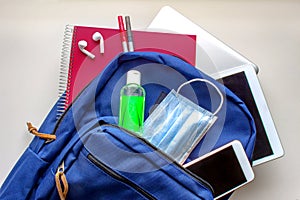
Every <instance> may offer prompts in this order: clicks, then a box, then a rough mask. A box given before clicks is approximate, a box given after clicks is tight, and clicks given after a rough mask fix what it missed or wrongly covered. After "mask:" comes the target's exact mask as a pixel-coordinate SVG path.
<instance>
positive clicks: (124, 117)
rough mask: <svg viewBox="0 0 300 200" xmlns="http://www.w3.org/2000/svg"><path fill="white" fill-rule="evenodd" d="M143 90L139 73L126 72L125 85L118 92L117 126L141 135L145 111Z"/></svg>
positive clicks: (135, 71) (133, 71) (134, 71)
mask: <svg viewBox="0 0 300 200" xmlns="http://www.w3.org/2000/svg"><path fill="white" fill-rule="evenodd" d="M145 95H146V93H145V90H144V88H143V87H142V86H141V73H140V72H139V71H137V70H130V71H128V72H127V81H126V85H125V86H123V87H122V89H121V92H120V109H119V126H121V127H123V128H125V129H128V130H130V131H133V132H135V133H137V134H138V135H142V133H143V124H144V109H145Z"/></svg>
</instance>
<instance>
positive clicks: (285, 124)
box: [0, 0, 300, 200]
mask: <svg viewBox="0 0 300 200" xmlns="http://www.w3.org/2000/svg"><path fill="white" fill-rule="evenodd" d="M164 5H170V6H172V7H173V8H175V9H176V10H178V11H179V12H181V13H182V14H183V15H185V16H186V17H188V18H189V19H190V20H192V21H193V22H195V23H197V24H198V25H200V26H201V27H203V28H204V29H206V30H207V31H209V32H210V33H212V34H213V35H215V36H216V37H218V38H219V39H220V40H222V41H223V42H225V43H226V44H228V45H229V46H231V47H232V48H233V49H235V50H237V51H238V52H240V53H241V54H242V55H244V56H246V57H247V58H248V59H249V60H251V61H253V62H254V63H255V64H257V65H258V66H259V67H260V72H259V75H258V77H259V79H260V82H261V86H262V88H263V90H264V93H265V96H266V99H267V101H268V105H269V108H270V111H271V113H272V116H273V119H274V121H275V124H276V127H277V130H278V132H279V136H280V138H281V141H282V144H283V146H284V150H285V156H284V157H282V158H280V159H277V160H274V161H271V162H268V163H265V164H262V165H259V166H256V167H254V172H255V175H256V178H255V180H254V181H253V182H251V183H250V184H248V185H246V186H245V187H243V188H242V189H239V190H238V191H236V192H235V193H234V195H233V196H232V197H231V199H243V200H246V199H249V200H250V199H251V200H253V199H272V200H273V199H293V200H299V199H300V190H299V185H300V159H299V153H300V145H299V142H300V133H299V130H300V116H299V115H300V114H299V113H300V93H299V89H298V87H299V85H300V78H299V75H300V66H299V63H300V54H299V52H300V2H299V1H296V0H295V1H283V0H282V1H280V0H275V1H271V0H269V1H246V0H245V1H236V0H215V1H209V0H200V1H196V0H185V1H183V0H182V1H181V0H177V1H175V0H174V1H166V0H160V1H158V0H153V1H143V0H141V1H137V0H135V1H134V0H132V1H130V0H123V1H121V0H119V1H116V0H110V1H101V0H100V1H92V0H87V1H84V0H74V1H72V0H48V1H41V0H35V1H34V0H27V1H21V0H19V1H17V0H11V1H9V0H4V1H1V2H0V44H1V49H0V61H1V64H0V83H1V84H0V94H1V97H0V126H1V131H0V138H1V139H0V184H2V183H3V181H4V179H5V177H6V176H7V175H8V173H9V171H10V170H11V168H12V167H13V165H14V164H15V162H16V161H17V159H18V158H19V156H20V155H21V154H22V152H23V151H24V150H25V148H26V147H27V146H28V144H29V142H30V141H31V139H32V138H33V136H32V135H30V134H29V133H27V129H26V122H27V121H31V122H33V123H34V124H35V125H36V126H39V125H40V124H41V123H42V121H43V120H44V118H45V117H46V115H47V113H48V111H49V110H50V108H51V107H52V106H53V104H54V102H55V101H56V100H57V98H58V89H57V88H58V73H59V65H60V53H61V47H62V46H61V45H62V40H63V31H64V27H65V25H66V24H80V25H96V26H109V27H117V21H116V16H117V15H119V14H123V15H125V14H128V15H130V16H131V20H132V26H133V29H143V28H146V27H147V26H148V25H149V23H150V22H151V21H152V19H153V18H154V16H155V15H156V14H157V12H158V11H159V10H160V8H161V7H162V6H164Z"/></svg>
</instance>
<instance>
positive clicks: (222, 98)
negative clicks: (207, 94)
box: [177, 78, 224, 115]
mask: <svg viewBox="0 0 300 200" xmlns="http://www.w3.org/2000/svg"><path fill="white" fill-rule="evenodd" d="M196 81H200V82H205V83H208V84H209V85H211V86H212V87H214V88H215V89H216V91H217V92H218V94H219V95H220V97H221V102H220V105H219V107H218V108H217V109H216V111H215V112H214V113H213V115H216V114H218V112H219V111H220V110H221V108H222V106H223V103H224V97H223V94H222V93H221V91H220V89H219V88H218V87H217V86H216V85H215V84H213V83H212V82H211V81H209V80H206V79H201V78H195V79H191V80H189V81H187V82H184V83H183V84H181V85H180V86H179V87H178V89H177V94H179V92H180V90H181V88H182V87H183V86H185V85H188V84H190V83H192V82H196Z"/></svg>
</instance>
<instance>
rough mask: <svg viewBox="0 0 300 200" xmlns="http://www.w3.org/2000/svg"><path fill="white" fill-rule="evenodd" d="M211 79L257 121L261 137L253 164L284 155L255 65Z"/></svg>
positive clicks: (245, 66) (244, 66)
mask: <svg viewBox="0 0 300 200" xmlns="http://www.w3.org/2000/svg"><path fill="white" fill-rule="evenodd" d="M211 76H212V77H213V78H215V79H216V80H218V81H219V82H221V83H223V84H224V85H225V86H226V87H227V88H229V89H230V90H231V91H232V92H233V93H235V94H236V95H237V96H238V97H239V98H240V99H241V100H242V101H244V103H245V104H246V106H247V107H248V109H249V111H250V113H251V114H252V116H253V118H254V121H255V125H256V130H257V136H256V143H255V148H254V153H253V160H254V162H253V165H258V164H261V163H264V162H267V161H270V160H273V159H275V158H279V157H281V156H283V154H284V151H283V148H282V145H281V143H280V139H279V137H278V134H277V131H276V128H275V125H274V122H273V120H272V117H271V114H270V111H269V109H268V106H267V102H266V100H265V97H264V94H263V91H262V89H261V86H260V83H259V80H258V78H257V76H256V73H255V71H254V68H253V66H251V64H245V65H242V66H239V67H235V68H231V69H228V70H224V71H222V72H219V73H216V74H212V75H211Z"/></svg>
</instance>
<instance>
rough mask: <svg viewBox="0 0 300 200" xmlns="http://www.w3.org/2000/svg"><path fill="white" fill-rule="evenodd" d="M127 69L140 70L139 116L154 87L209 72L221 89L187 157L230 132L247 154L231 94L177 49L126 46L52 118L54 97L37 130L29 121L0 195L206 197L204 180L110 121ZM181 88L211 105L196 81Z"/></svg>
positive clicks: (247, 130)
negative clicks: (210, 120)
mask: <svg viewBox="0 0 300 200" xmlns="http://www.w3.org/2000/svg"><path fill="white" fill-rule="evenodd" d="M130 69H137V70H139V71H140V72H141V74H142V85H143V87H144V88H145V91H146V105H145V119H146V118H147V117H148V115H149V111H150V110H151V109H152V107H153V105H154V104H155V102H156V101H157V99H158V98H159V96H160V94H161V93H162V92H166V93H168V92H169V91H170V90H171V89H174V88H175V89H176V88H177V87H178V86H179V85H181V84H182V83H183V82H185V81H187V80H191V79H193V78H202V79H207V80H210V81H211V82H213V83H214V84H215V85H216V86H217V87H218V88H219V89H220V90H221V92H222V93H223V95H224V98H225V101H224V105H223V107H222V109H221V111H220V112H219V113H218V120H217V121H216V122H215V124H214V126H213V127H211V128H210V130H209V131H208V132H207V134H206V136H205V137H204V138H203V139H202V140H201V141H200V143H199V144H198V145H197V146H196V148H194V150H193V152H192V153H191V154H190V156H189V158H188V160H187V162H188V161H191V160H194V159H195V158H198V157H199V156H201V155H203V154H205V153H207V152H209V151H211V150H213V149H215V148H218V147H220V146H222V145H224V144H226V143H228V142H230V141H232V140H239V141H240V142H241V143H242V145H243V147H244V149H245V151H246V154H247V156H248V158H249V160H251V156H252V152H253V149H254V142H255V135H256V134H255V133H256V132H255V127H254V122H253V119H252V117H251V115H250V113H249V111H248V109H247V108H246V106H245V104H244V103H243V102H242V101H241V100H240V99H239V98H238V97H236V96H235V95H234V94H233V93H232V92H231V91H229V90H228V89H227V88H225V87H224V86H223V85H221V84H219V83H218V82H217V81H215V80H213V79H212V78H210V77H209V76H207V75H205V74H204V73H202V72H201V71H199V70H198V69H196V68H195V67H193V66H191V65H190V64H188V63H186V62H185V61H183V60H181V59H179V58H177V57H174V56H170V55H165V54H160V53H154V52H147V53H145V52H130V53H124V54H120V55H119V56H117V57H116V58H115V59H114V60H112V61H111V63H110V64H109V65H108V66H107V67H106V68H105V69H104V71H102V73H101V74H99V75H98V76H97V77H96V78H95V79H94V80H93V81H92V82H91V83H90V84H89V85H88V86H86V88H85V89H84V90H83V91H82V92H81V93H80V94H79V95H78V96H77V98H76V99H75V100H74V101H73V103H72V104H71V106H69V107H68V109H67V110H66V111H65V112H64V113H63V115H62V116H61V117H60V118H59V119H58V120H57V119H56V110H57V107H56V106H58V103H56V105H55V106H54V107H53V108H52V110H51V111H50V113H49V114H48V116H47V118H46V119H45V121H44V122H43V124H42V125H41V127H40V128H39V130H38V131H37V130H36V129H34V127H32V126H29V129H30V131H31V132H33V133H36V134H37V135H38V136H37V137H35V138H34V139H33V141H32V142H31V143H30V145H29V147H28V148H27V149H26V150H25V152H24V153H23V155H22V156H21V158H20V159H19V160H18V162H17V163H16V165H15V167H14V168H13V170H12V171H11V172H10V174H9V176H8V177H7V179H6V180H5V182H4V184H3V185H2V187H1V190H0V199H7V200H8V199H14V200H15V199H89V200H90V199H213V195H212V194H213V191H212V188H211V187H210V185H209V183H207V182H205V180H202V179H201V177H197V176H195V175H194V174H192V173H191V172H189V171H187V170H186V169H184V168H183V167H182V166H181V165H179V164H178V163H176V162H174V160H172V158H170V157H169V156H167V155H166V154H164V153H163V152H161V151H160V150H158V149H157V148H155V147H154V146H153V145H151V144H150V143H149V142H147V141H146V140H144V139H143V138H141V137H139V136H137V135H135V134H133V133H131V132H129V131H127V130H125V129H122V128H120V127H118V126H117V125H116V121H117V119H116V117H114V116H117V114H118V104H119V91H120V88H121V87H122V86H123V85H124V84H125V74H126V72H127V71H128V70H130ZM182 94H183V95H184V96H187V97H188V98H189V99H190V100H191V101H195V102H197V103H198V104H199V105H200V106H201V107H203V108H206V109H207V110H212V109H213V107H214V105H218V103H216V102H217V101H218V100H219V96H218V94H216V92H215V91H214V90H211V88H209V86H208V85H206V84H204V83H201V82H198V83H193V84H191V85H190V89H187V90H185V91H183V93H182ZM215 101H216V102H215ZM42 133H49V135H48V136H51V137H53V138H52V139H51V140H49V137H47V135H45V134H42ZM43 136H46V137H43ZM45 138H46V139H45ZM47 138H48V139H47Z"/></svg>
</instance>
